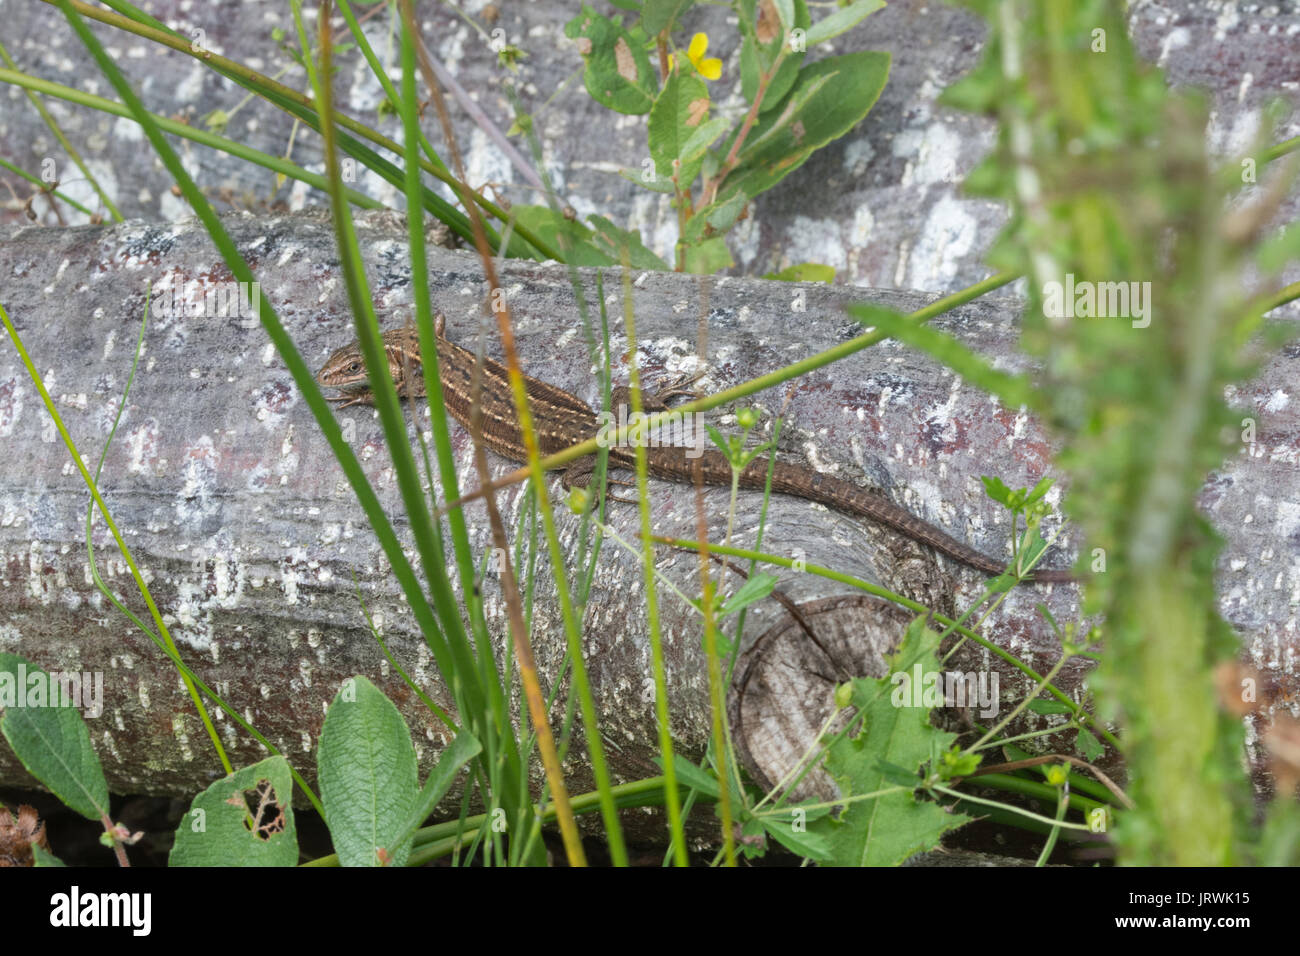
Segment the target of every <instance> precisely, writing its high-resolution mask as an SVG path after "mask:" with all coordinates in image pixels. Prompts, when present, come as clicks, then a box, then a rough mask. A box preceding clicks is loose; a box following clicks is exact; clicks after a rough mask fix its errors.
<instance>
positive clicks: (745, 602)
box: [721, 572, 777, 617]
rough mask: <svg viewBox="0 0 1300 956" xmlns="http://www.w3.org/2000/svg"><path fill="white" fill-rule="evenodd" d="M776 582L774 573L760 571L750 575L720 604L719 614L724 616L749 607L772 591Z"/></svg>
mask: <svg viewBox="0 0 1300 956" xmlns="http://www.w3.org/2000/svg"><path fill="white" fill-rule="evenodd" d="M776 583H777V577H776V575H775V574H767V573H766V572H760V573H758V574H752V575H750V576H749V579H748V580H746V581H745V583H744V584H742V585H741V586H740V590H738V591H737V592H736V593H735V594H733V595H732V596H731V597H730V598H729V599H728V600H727V603H726V604H724V605H722V614H721V616H722V617H726V616H727V615H728V614H732V613H734V612H736V611H739V610H740V609H741V608H745V607H749V606H750V605H751V604H753V603H755V602H757V601H761V600H763V598H765V597H767V596H768V595H769V594H771V593H772V590H773V589H774V588H775V587H776Z"/></svg>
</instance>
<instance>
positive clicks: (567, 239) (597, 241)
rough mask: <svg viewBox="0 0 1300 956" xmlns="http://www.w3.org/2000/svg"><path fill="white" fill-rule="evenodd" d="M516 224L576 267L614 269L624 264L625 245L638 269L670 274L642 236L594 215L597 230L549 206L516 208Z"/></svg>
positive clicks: (592, 220) (514, 209) (514, 210)
mask: <svg viewBox="0 0 1300 956" xmlns="http://www.w3.org/2000/svg"><path fill="white" fill-rule="evenodd" d="M510 211H511V213H513V214H514V216H515V219H516V221H518V222H520V223H523V224H524V225H525V226H527V227H528V228H530V229H532V230H533V231H534V232H535V233H536V234H537V236H538V237H539V238H542V239H543V240H544V241H545V242H547V243H549V244H551V245H552V246H554V247H556V248H557V249H560V250H561V251H562V252H563V253H564V255H565V262H567V263H569V264H570V265H575V266H614V265H618V264H619V262H620V259H619V254H620V251H621V249H622V247H623V245H624V244H626V245H627V246H628V249H629V252H630V254H631V264H632V266H633V268H636V269H653V270H656V271H660V272H667V271H669V267H668V264H667V263H666V262H664V261H663V260H662V259H660V258H659V257H658V256H656V255H655V254H654V253H653V252H651V251H650V250H649V249H647V248H646V247H645V246H644V245H643V244H642V242H641V237H640V235H639V234H638V233H635V232H631V231H629V230H626V229H620V228H618V227H617V226H615V225H614V224H613V223H612V222H610V221H609V220H608V219H605V218H603V217H601V216H592V217H591V223H592V225H593V226H595V227H596V228H595V230H594V231H593V230H592V229H588V228H587V227H586V226H584V225H583V224H582V223H580V222H575V221H573V220H570V219H565V218H564V217H563V216H562V215H556V214H555V213H554V212H552V211H551V208H550V207H549V206H513V207H511V210H510Z"/></svg>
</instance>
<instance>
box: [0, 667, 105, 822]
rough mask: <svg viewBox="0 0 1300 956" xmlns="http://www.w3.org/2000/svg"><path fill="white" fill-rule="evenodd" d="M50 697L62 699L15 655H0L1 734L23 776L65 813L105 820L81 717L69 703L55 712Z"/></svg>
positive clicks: (46, 678)
mask: <svg viewBox="0 0 1300 956" xmlns="http://www.w3.org/2000/svg"><path fill="white" fill-rule="evenodd" d="M38 693H39V697H38V696H36V695H37V694H38ZM53 693H57V694H59V696H60V698H62V697H63V694H62V693H61V691H60V686H59V685H58V684H57V683H54V682H53V681H52V678H51V676H50V675H49V674H47V673H46V672H45V671H43V670H41V668H39V667H37V666H36V665H35V664H33V663H31V662H30V661H28V660H26V659H24V658H22V657H19V656H18V655H16V654H0V710H2V711H3V712H4V716H3V717H2V718H0V733H3V734H4V737H5V740H7V741H9V746H10V747H12V748H13V752H14V756H16V757H17V758H18V760H19V762H20V763H21V764H22V765H23V766H24V767H25V768H26V769H27V772H28V773H30V774H31V775H32V776H33V777H35V778H36V779H37V780H39V781H40V782H41V783H43V784H44V785H45V786H46V787H47V788H49V790H50V792H51V793H53V794H54V795H55V796H56V797H58V798H59V800H60V801H62V802H63V804H64V805H65V806H67V807H68V808H69V809H71V810H74V811H76V812H77V813H79V814H81V815H82V816H83V817H85V818H87V819H88V820H96V821H98V820H100V819H102V818H103V817H105V816H108V782H107V781H106V780H105V779H104V768H103V767H102V766H101V765H100V762H99V756H98V755H97V754H96V753H95V748H94V747H92V746H91V745H90V731H89V729H88V728H87V727H86V721H85V718H83V717H82V716H81V712H80V711H78V710H77V709H76V707H74V706H72V705H71V703H69V704H68V705H67V706H62V707H59V706H54V704H55V703H59V702H61V700H60V701H52V700H51V694H53ZM72 703H75V701H73V702H72Z"/></svg>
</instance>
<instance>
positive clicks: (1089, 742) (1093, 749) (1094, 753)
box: [1074, 727, 1106, 763]
mask: <svg viewBox="0 0 1300 956" xmlns="http://www.w3.org/2000/svg"><path fill="white" fill-rule="evenodd" d="M1074 745H1075V747H1076V748H1078V751H1079V755H1080V756H1081V757H1083V759H1084V760H1086V761H1088V763H1093V762H1094V761H1096V760H1098V759H1099V758H1100V757H1101V756H1102V755H1103V754H1105V753H1106V748H1105V747H1103V746H1102V745H1101V741H1100V740H1098V739H1097V738H1096V737H1095V736H1093V734H1092V731H1090V730H1085V729H1084V728H1083V727H1080V728H1079V733H1078V737H1077V739H1076V740H1075V742H1074Z"/></svg>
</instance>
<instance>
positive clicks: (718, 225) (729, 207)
mask: <svg viewBox="0 0 1300 956" xmlns="http://www.w3.org/2000/svg"><path fill="white" fill-rule="evenodd" d="M747 205H749V197H748V196H746V195H745V194H744V193H742V192H734V193H732V194H731V195H730V196H728V197H727V198H726V199H724V200H722V201H721V202H715V203H713V205H711V206H705V207H704V208H703V209H697V210H696V211H695V215H693V216H691V218H690V219H689V220H688V221H687V223H686V231H685V232H684V233H683V234H682V240H683V241H684V242H686V243H687V244H691V243H695V242H698V241H700V240H701V239H703V238H705V236H711V235H716V234H718V233H720V232H726V231H727V230H728V229H730V228H731V227H732V226H733V225H735V223H736V220H737V219H739V218H740V214H741V213H742V212H744V211H745V207H746V206H747Z"/></svg>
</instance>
